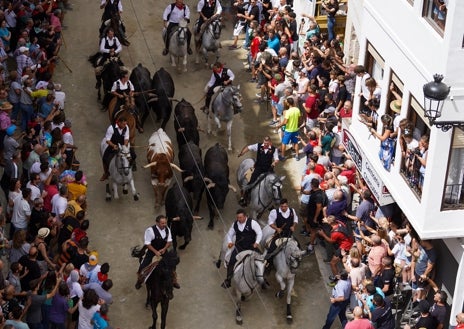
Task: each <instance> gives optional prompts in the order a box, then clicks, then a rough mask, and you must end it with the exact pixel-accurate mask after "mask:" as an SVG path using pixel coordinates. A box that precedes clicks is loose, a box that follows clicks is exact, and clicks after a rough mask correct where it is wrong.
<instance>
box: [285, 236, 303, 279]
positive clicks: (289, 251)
mask: <svg viewBox="0 0 464 329" xmlns="http://www.w3.org/2000/svg"><path fill="white" fill-rule="evenodd" d="M304 254H305V251H304V250H300V248H299V247H298V243H297V241H296V240H294V239H291V240H288V242H287V245H286V246H285V259H286V260H287V265H288V266H289V267H290V271H291V272H292V273H295V271H296V269H297V268H298V267H299V266H300V262H301V259H302V258H303V255H304Z"/></svg>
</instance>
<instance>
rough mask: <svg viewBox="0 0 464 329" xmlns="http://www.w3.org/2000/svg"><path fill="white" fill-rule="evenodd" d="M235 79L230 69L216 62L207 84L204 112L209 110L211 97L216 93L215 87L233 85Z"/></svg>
mask: <svg viewBox="0 0 464 329" xmlns="http://www.w3.org/2000/svg"><path fill="white" fill-rule="evenodd" d="M234 79H235V75H234V73H233V72H232V71H231V70H230V69H228V68H226V67H224V65H223V64H222V63H221V62H216V63H214V64H213V73H212V74H211V78H210V79H209V81H208V83H207V84H206V86H205V93H206V96H205V106H203V107H202V108H201V110H202V111H203V112H208V109H209V105H210V103H211V97H213V94H214V88H216V87H218V86H224V87H225V86H228V85H231V84H232V81H234Z"/></svg>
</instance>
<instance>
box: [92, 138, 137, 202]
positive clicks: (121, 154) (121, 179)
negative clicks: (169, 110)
mask: <svg viewBox="0 0 464 329" xmlns="http://www.w3.org/2000/svg"><path fill="white" fill-rule="evenodd" d="M107 147H109V145H108V144H107V143H106V138H103V140H102V142H101V146H100V155H101V156H103V153H104V152H105V149H106V148H107ZM118 147H119V150H118V153H117V154H116V155H115V156H114V157H113V159H111V162H110V163H109V166H108V171H109V173H110V182H108V183H106V201H111V190H110V183H111V185H112V187H113V198H114V199H116V200H117V199H119V194H118V185H122V193H123V194H127V193H128V189H127V185H128V184H129V185H130V188H131V192H132V196H133V197H134V200H135V201H138V200H139V194H138V193H137V191H136V190H135V185H134V178H133V177H132V165H131V163H130V158H131V156H130V146H129V145H118Z"/></svg>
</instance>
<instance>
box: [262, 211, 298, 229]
mask: <svg viewBox="0 0 464 329" xmlns="http://www.w3.org/2000/svg"><path fill="white" fill-rule="evenodd" d="M277 211H279V212H280V213H281V214H282V216H284V218H288V217H289V216H290V211H293V216H294V217H293V222H294V223H296V224H298V215H297V214H296V211H295V210H294V209H293V208H290V207H288V209H287V211H285V212H283V211H282V209H280V208H279V209H272V210H271V212H270V213H269V217H268V218H267V224H268V225H272V224H275V222H276V219H277Z"/></svg>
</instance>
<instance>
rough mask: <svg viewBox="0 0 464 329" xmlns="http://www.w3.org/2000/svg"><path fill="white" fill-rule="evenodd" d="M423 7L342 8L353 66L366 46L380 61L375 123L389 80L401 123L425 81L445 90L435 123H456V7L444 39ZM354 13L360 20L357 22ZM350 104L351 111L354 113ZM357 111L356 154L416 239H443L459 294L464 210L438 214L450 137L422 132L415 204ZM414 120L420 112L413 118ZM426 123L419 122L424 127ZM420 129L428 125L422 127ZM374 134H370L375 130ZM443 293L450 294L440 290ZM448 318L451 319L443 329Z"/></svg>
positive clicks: (353, 4) (462, 115)
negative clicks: (399, 97)
mask: <svg viewBox="0 0 464 329" xmlns="http://www.w3.org/2000/svg"><path fill="white" fill-rule="evenodd" d="M426 1H427V0H415V1H411V2H409V1H407V0H389V1H384V0H365V1H364V2H363V3H362V2H357V1H350V3H349V7H350V11H349V13H348V16H349V17H351V12H353V13H354V14H355V16H354V17H353V18H352V19H349V22H352V24H353V27H354V29H355V30H356V35H357V39H358V42H359V43H360V56H359V63H360V64H362V63H364V62H365V61H364V60H365V58H366V56H367V55H368V54H367V53H366V52H367V45H368V44H370V45H371V46H372V47H373V48H375V50H376V51H377V53H378V54H379V55H380V56H381V58H382V59H383V60H384V64H383V80H382V81H378V83H379V84H380V86H381V87H382V97H381V105H380V109H379V117H380V115H382V114H383V113H384V111H385V109H386V108H387V107H388V104H387V94H388V92H389V84H390V82H391V76H392V73H394V74H395V75H396V76H397V77H398V78H399V79H400V80H401V82H402V83H403V84H404V87H403V89H402V92H403V101H402V111H401V115H402V116H403V117H407V113H408V111H412V110H413V109H411V107H410V101H411V98H412V97H414V98H415V99H416V100H417V101H418V102H419V103H420V104H423V90H422V87H423V85H424V84H425V83H427V82H429V81H432V80H433V78H432V76H433V74H435V73H439V74H443V75H444V76H445V79H444V82H445V83H446V84H447V85H449V86H451V93H450V96H453V99H454V100H453V101H451V100H450V98H448V99H447V100H446V101H445V105H444V108H443V115H442V118H440V120H447V121H449V120H464V88H463V87H464V86H463V85H464V79H463V76H464V61H463V59H464V49H463V48H462V46H463V45H462V43H463V31H464V20H462V19H459V18H462V17H464V3H462V2H460V1H457V0H450V1H449V2H448V7H447V8H448V16H447V19H446V28H445V31H444V33H440V32H439V31H437V30H436V29H435V28H434V27H432V24H431V23H430V21H428V20H427V18H425V17H423V15H422V13H423V6H424V2H426ZM359 13H362V15H359ZM359 99H360V98H359V97H356V99H355V104H354V108H355V109H358V108H359ZM356 113H357V111H356V110H355V113H354V115H353V120H352V125H351V126H350V132H351V134H352V135H353V136H354V138H355V139H356V141H357V143H358V145H359V146H360V148H361V149H362V151H363V152H364V153H365V154H366V155H367V156H368V157H369V158H370V160H371V164H372V166H373V167H374V170H375V171H376V172H377V174H378V176H379V177H380V178H381V180H382V181H383V182H384V184H385V185H386V187H387V188H388V190H389V191H390V193H391V195H392V196H393V198H394V199H395V201H396V202H397V204H398V205H399V206H400V208H401V209H402V211H403V212H404V213H405V215H406V216H407V218H408V219H409V221H410V223H411V224H412V225H413V227H414V228H415V230H416V231H417V233H418V234H419V236H420V237H421V238H422V239H443V240H444V241H445V243H446V245H447V247H448V248H449V249H450V251H451V253H452V254H453V256H454V257H455V259H456V261H457V262H458V263H459V264H460V267H459V270H458V273H457V274H456V283H455V287H454V289H453V290H454V291H455V292H459V291H461V292H462V291H464V290H463V279H464V275H463V270H464V268H463V266H464V264H463V263H462V262H461V259H462V258H463V246H462V241H461V239H457V238H458V237H463V236H464V220H463V219H464V210H448V211H442V196H443V190H444V182H445V180H446V172H447V166H448V159H449V152H450V145H451V139H452V130H450V131H448V132H442V131H441V130H439V129H437V128H435V127H431V128H430V142H429V153H428V157H427V166H426V173H425V180H424V185H423V190H422V197H421V198H420V199H419V198H418V197H417V196H416V195H415V194H414V193H413V191H412V190H411V188H410V187H409V186H408V183H407V182H406V180H405V179H404V177H403V176H402V175H401V174H400V168H399V167H400V161H398V159H400V154H401V153H400V151H401V150H400V148H399V147H397V153H396V155H397V156H396V159H397V160H395V164H394V165H393V166H392V168H391V170H390V172H388V171H386V170H385V169H384V168H383V167H382V164H381V162H380V160H379V159H378V151H379V141H378V140H377V139H374V138H372V137H371V138H369V135H370V133H369V131H368V129H366V127H365V125H364V124H362V123H361V122H360V121H359V120H357V114H356ZM418 115H422V113H418ZM424 121H426V120H424ZM426 123H428V122H427V121H426ZM381 129H382V127H381V126H380V127H379V128H378V131H381ZM444 288H448V289H447V290H451V289H449V288H452V287H444ZM463 299H464V294H460V293H455V294H454V296H453V309H452V311H451V314H452V315H454V314H457V313H459V312H460V311H461V309H462V305H463ZM453 322H454V316H451V323H452V324H453Z"/></svg>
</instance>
